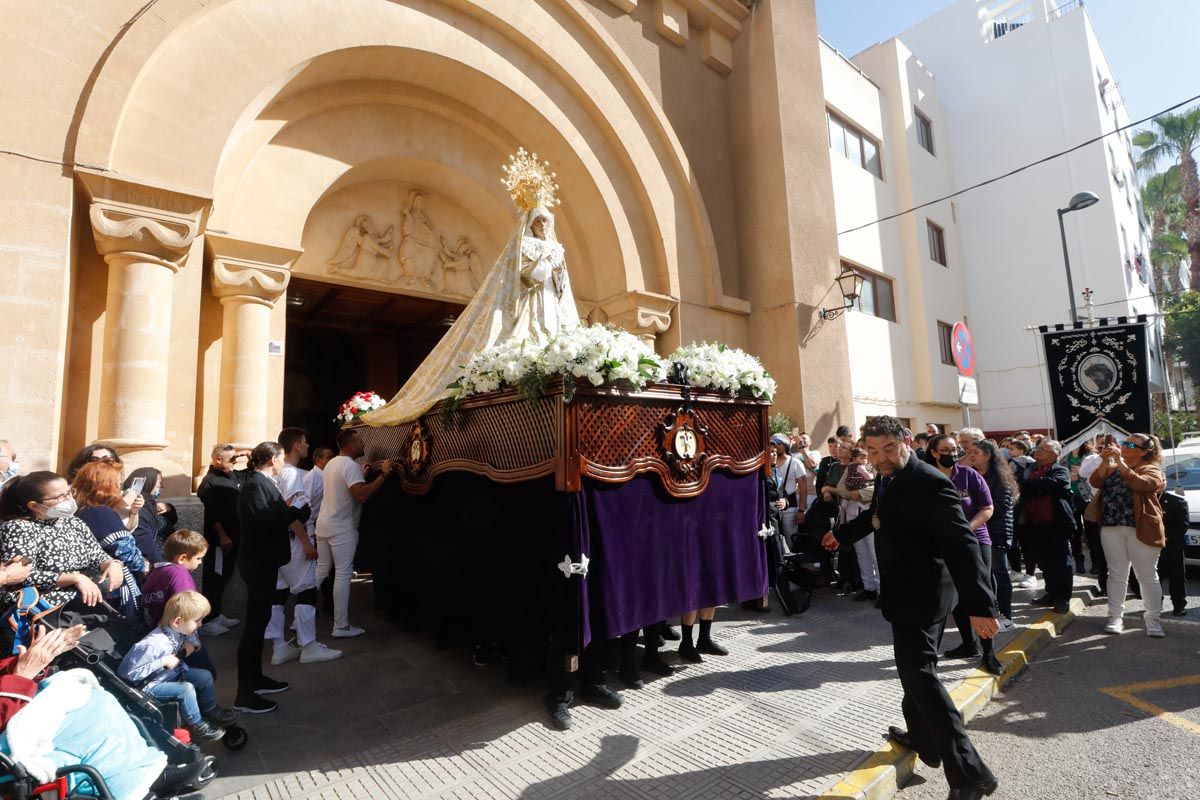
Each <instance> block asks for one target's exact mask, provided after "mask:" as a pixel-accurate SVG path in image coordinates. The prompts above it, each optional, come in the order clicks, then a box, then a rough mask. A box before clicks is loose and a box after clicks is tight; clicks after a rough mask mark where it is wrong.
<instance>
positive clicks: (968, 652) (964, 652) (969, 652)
mask: <svg viewBox="0 0 1200 800" xmlns="http://www.w3.org/2000/svg"><path fill="white" fill-rule="evenodd" d="M978 655H979V647H978V646H977V645H976V644H975V643H974V642H963V643H962V644H960V645H959V646H958V647H956V648H954V649H953V650H947V651H946V652H944V653H942V658H951V659H954V658H975V657H976V656H978Z"/></svg>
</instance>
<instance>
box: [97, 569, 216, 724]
mask: <svg viewBox="0 0 1200 800" xmlns="http://www.w3.org/2000/svg"><path fill="white" fill-rule="evenodd" d="M209 611H210V606H209V604H208V600H207V599H205V597H204V595H202V594H200V593H199V592H194V591H187V592H180V593H178V594H176V595H174V596H173V597H171V598H170V599H168V600H167V603H166V606H165V607H164V609H163V615H162V619H161V621H160V622H159V626H158V627H157V628H155V629H154V630H152V631H151V632H150V633H148V634H147V635H146V636H145V638H143V639H142V640H141V641H140V642H138V643H137V644H135V645H134V646H133V647H132V648H130V650H129V652H128V653H126V655H125V658H124V659H123V660H122V661H121V666H120V669H119V670H118V673H119V674H120V676H121V677H122V678H123V679H124V680H125V681H127V682H128V683H129V684H131V685H133V686H137V687H139V688H140V689H141V690H142V691H143V692H145V693H146V694H148V695H150V696H151V697H155V698H158V699H162V700H178V701H180V703H181V704H182V706H183V716H184V718H185V720H186V721H187V725H188V728H189V729H190V730H191V732H192V737H193V739H194V740H195V741H197V742H215V741H216V740H218V739H220V738H221V737H222V736H224V735H225V731H224V730H222V728H224V727H227V726H229V725H232V724H233V723H234V722H235V721H236V720H237V714H236V713H234V712H233V711H230V710H228V709H225V708H221V707H220V706H218V705H217V698H216V690H215V689H214V688H213V676H212V673H211V672H209V671H208V670H206V669H198V668H195V667H192V668H189V667H188V665H187V664H184V663H183V662H182V661H181V660H180V656H179V655H178V654H179V652H180V651H181V650H182V651H183V654H184V655H185V656H187V655H190V654H191V653H192V652H193V651H194V650H195V649H196V648H198V647H199V640H198V639H197V637H196V631H197V629H199V627H200V625H201V623H203V621H204V617H205V616H206V615H207V614H208V612H209ZM214 723H215V724H214ZM217 726H220V727H217Z"/></svg>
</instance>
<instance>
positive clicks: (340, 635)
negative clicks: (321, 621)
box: [333, 625, 366, 639]
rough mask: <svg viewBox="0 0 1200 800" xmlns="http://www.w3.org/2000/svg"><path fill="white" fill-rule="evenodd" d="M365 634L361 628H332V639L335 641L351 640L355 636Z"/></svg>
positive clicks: (349, 626) (351, 626)
mask: <svg viewBox="0 0 1200 800" xmlns="http://www.w3.org/2000/svg"><path fill="white" fill-rule="evenodd" d="M364 633H366V631H365V630H363V629H362V628H357V627H355V626H353V625H347V626H346V627H344V628H334V629H333V638H335V639H353V638H354V637H355V636H362V635H363V634H364Z"/></svg>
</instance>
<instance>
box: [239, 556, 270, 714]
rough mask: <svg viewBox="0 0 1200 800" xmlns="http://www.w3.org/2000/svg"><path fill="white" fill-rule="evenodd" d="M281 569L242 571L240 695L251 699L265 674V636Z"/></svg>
mask: <svg viewBox="0 0 1200 800" xmlns="http://www.w3.org/2000/svg"><path fill="white" fill-rule="evenodd" d="M277 575H278V570H275V571H272V572H265V571H253V572H251V571H248V570H244V571H243V572H242V578H243V579H244V580H245V581H246V619H245V620H244V621H243V623H242V638H241V641H239V642H238V651H237V668H238V695H239V696H245V697H249V696H250V695H251V694H253V693H254V690H255V689H257V688H259V684H260V682H261V679H262V676H263V671H262V657H263V634H265V633H266V632H267V623H269V622H270V621H271V604H272V603H273V602H275V581H276V577H277Z"/></svg>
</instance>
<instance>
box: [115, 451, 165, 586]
mask: <svg viewBox="0 0 1200 800" xmlns="http://www.w3.org/2000/svg"><path fill="white" fill-rule="evenodd" d="M138 478H141V479H142V480H143V483H142V501H143V503H142V507H141V508H140V509H138V522H137V527H135V528H134V529H133V531H132V532H133V540H134V541H135V542H137V546H138V550H141V551H142V555H143V556H145V558H146V560H147V561H149V562H150V563H151V564H157V563H158V562H160V561H162V560H163V554H162V545H161V544H160V543H159V541H158V532H159V530H160V529H161V528H162V520H160V519H159V517H158V496H159V495H160V494H162V473H161V472H159V471H158V470H156V469H155V468H154V467H139V468H138V469H135V470H134V471H133V472H131V473H129V477H128V478H126V479H125V483H124V485H122V487H121V489H122V491H125V492H128V491H129V490H130V489H132V488H133V482H134V481H135V480H137V479H138Z"/></svg>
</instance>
